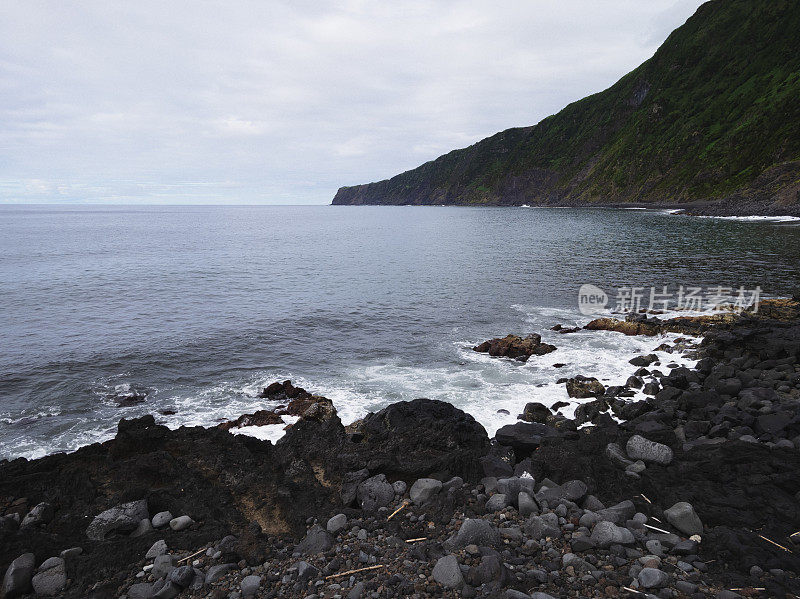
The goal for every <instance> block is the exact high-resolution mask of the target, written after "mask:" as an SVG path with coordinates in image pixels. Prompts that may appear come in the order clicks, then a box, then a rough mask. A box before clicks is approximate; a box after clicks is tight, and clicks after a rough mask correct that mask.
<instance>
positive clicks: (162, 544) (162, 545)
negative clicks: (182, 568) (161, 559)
mask: <svg viewBox="0 0 800 599" xmlns="http://www.w3.org/2000/svg"><path fill="white" fill-rule="evenodd" d="M166 552H167V542H166V541H165V540H164V539H160V540H158V541H156V542H155V543H153V545H152V547H150V549H148V550H147V553H145V555H144V558H145V559H155V558H157V557H158V556H159V555H164V554H165V553H166Z"/></svg>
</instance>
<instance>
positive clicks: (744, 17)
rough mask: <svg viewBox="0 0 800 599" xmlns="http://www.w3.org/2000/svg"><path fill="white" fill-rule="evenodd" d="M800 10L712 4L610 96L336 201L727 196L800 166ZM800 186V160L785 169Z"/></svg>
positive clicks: (740, 0)
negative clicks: (766, 175) (777, 170)
mask: <svg viewBox="0 0 800 599" xmlns="http://www.w3.org/2000/svg"><path fill="white" fill-rule="evenodd" d="M798 31H800V2H797V1H796V0H714V1H712V2H708V3H706V4H704V5H703V6H702V7H700V9H699V10H698V11H697V13H696V14H695V15H694V16H693V17H692V18H691V19H689V20H688V21H687V23H686V24H685V25H683V26H682V27H680V28H679V29H677V30H676V31H674V32H673V33H672V34H671V35H670V36H669V38H668V39H667V41H666V42H665V43H664V44H663V45H662V46H661V48H660V49H659V50H658V51H657V52H656V54H655V55H654V56H653V57H652V58H651V59H650V60H648V61H646V62H645V63H644V64H642V65H641V66H639V67H638V68H637V69H635V70H634V71H632V72H631V73H629V74H628V75H626V76H625V77H623V78H622V79H621V80H620V81H618V82H617V83H616V84H614V85H613V86H612V87H610V88H609V89H607V90H605V91H603V92H601V93H598V94H595V95H593V96H589V97H587V98H584V99H583V100H580V101H578V102H575V103H573V104H570V105H569V106H567V107H566V108H564V110H562V111H561V112H559V113H558V114H556V115H554V116H551V117H548V118H546V119H544V120H543V121H542V122H540V123H539V124H538V125H536V126H535V127H527V128H518V129H509V130H507V131H503V132H501V133H498V134H496V135H493V136H492V137H489V138H487V139H485V140H483V141H480V142H478V143H477V144H475V145H473V146H470V147H468V148H465V149H462V150H455V151H453V152H450V153H448V154H446V155H444V156H442V157H440V158H437V159H436V160H434V161H431V162H428V163H426V164H424V165H422V166H420V167H419V168H417V169H414V170H411V171H408V172H406V173H403V174H401V175H398V176H396V177H394V178H392V179H389V180H387V181H381V182H379V183H373V184H369V185H360V186H355V187H345V188H342V189H341V190H340V191H339V193H338V194H337V197H336V199H335V200H334V203H343V204H346V203H374V204H406V203H412V204H413V203H417V204H438V203H454V204H521V203H547V202H563V201H567V202H606V203H608V202H619V201H637V202H680V201H695V200H709V199H721V198H726V197H729V196H730V195H731V194H734V193H735V192H737V191H740V190H742V189H745V188H747V187H748V186H752V185H756V184H757V183H754V181H755V180H756V178H757V177H758V176H759V175H760V174H761V173H762V172H763V171H765V170H766V169H768V168H770V167H772V166H773V165H776V164H780V163H785V162H787V161H793V160H798V159H800V35H798V33H797V32H798ZM789 170H790V171H791V172H790V176H789V179H786V178H784V180H783V183H781V184H782V185H783V184H784V183H786V182H787V181H788V182H789V183H797V179H798V178H800V166H798V167H797V169H796V171H795V167H794V165H791V167H790V169H789Z"/></svg>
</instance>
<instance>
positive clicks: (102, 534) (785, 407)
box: [0, 300, 800, 599]
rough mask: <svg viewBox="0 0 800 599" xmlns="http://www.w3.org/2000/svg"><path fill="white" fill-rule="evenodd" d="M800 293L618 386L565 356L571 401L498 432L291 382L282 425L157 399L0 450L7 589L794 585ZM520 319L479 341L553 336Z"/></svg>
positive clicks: (699, 590) (562, 593)
mask: <svg viewBox="0 0 800 599" xmlns="http://www.w3.org/2000/svg"><path fill="white" fill-rule="evenodd" d="M798 308H800V304H798V302H796V301H790V300H784V301H783V302H782V303H780V302H778V303H773V304H767V307H766V308H765V310H764V311H763V312H760V313H759V314H758V315H753V314H745V315H741V316H737V317H734V318H725V319H720V321H719V322H713V323H711V324H709V323H702V324H697V323H694V324H692V325H691V326H692V327H698V326H700V327H701V328H702V330H701V331H698V330H697V328H694V329H692V330H693V331H695V333H699V334H702V335H703V336H702V338H701V340H699V342H695V343H694V344H693V343H691V342H687V341H686V340H683V341H680V340H679V342H678V343H675V344H673V345H671V346H666V348H665V351H670V352H674V351H686V350H687V348H688V350H689V351H692V352H695V353H696V356H695V357H696V358H697V359H698V362H697V366H696V368H693V369H688V368H683V367H677V366H676V365H673V366H675V367H670V365H669V364H661V363H659V362H657V361H655V360H654V359H653V358H654V356H640V357H639V358H635V359H634V360H632V363H631V372H630V377H629V378H628V381H627V383H626V385H625V386H622V387H604V386H603V385H602V384H600V383H599V382H597V381H594V382H593V381H592V380H591V379H585V378H582V377H576V378H575V379H569V380H565V381H564V382H565V383H566V384H567V385H568V389H570V395H572V396H574V397H580V398H583V399H585V401H583V403H582V404H581V405H580V406H579V407H578V409H577V410H576V411H575V417H574V418H572V419H570V418H566V417H565V416H563V415H561V414H560V413H559V412H558V410H556V411H555V412H554V411H553V410H551V409H550V408H548V407H546V406H543V405H541V404H530V405H529V406H527V407H526V409H525V411H524V413H523V414H522V415H520V416H521V418H520V420H519V421H518V422H517V423H516V424H511V425H508V426H506V427H503V428H502V429H500V430H499V431H497V434H496V435H495V438H494V439H490V438H489V437H488V435H487V434H486V431H485V430H484V429H483V427H481V426H480V425H479V424H478V423H477V422H476V421H475V420H474V419H473V418H472V417H471V416H469V415H468V414H465V413H464V412H461V411H460V410H458V409H456V408H454V407H453V406H451V405H450V404H447V403H444V402H440V401H435V400H428V399H417V400H413V401H409V402H400V403H396V404H393V405H390V406H388V407H386V408H384V409H383V410H381V411H379V412H377V413H374V414H370V415H368V416H367V417H365V418H364V419H362V420H361V421H359V422H357V423H354V424H353V425H350V426H348V427H344V426H343V425H342V423H341V421H340V420H339V417H338V415H337V414H336V410H335V409H334V407H333V405H332V403H331V402H330V401H329V400H327V399H325V398H323V397H320V396H316V395H312V394H310V393H308V392H306V391H305V390H302V389H299V388H298V387H294V386H292V385H291V383H287V382H284V383H277V384H275V385H271V386H270V387H268V388H267V389H266V390H265V393H266V396H267V397H269V398H280V399H281V401H283V400H284V399H285V400H286V406H285V407H282V408H280V409H279V410H278V411H279V412H280V414H278V415H277V416H278V417H279V416H281V415H285V414H290V415H293V416H296V417H297V418H298V420H297V422H296V423H294V424H292V425H291V426H289V427H288V429H287V432H286V435H285V436H284V437H283V438H282V439H281V440H279V441H278V442H277V443H275V444H272V443H269V442H267V441H260V440H257V439H254V438H251V437H247V436H244V435H232V434H230V433H229V432H228V431H227V430H225V429H226V428H230V427H232V426H243V425H253V424H254V423H255V422H264V423H274V422H276V420H275V417H274V416H273V415H269V414H260V415H259V413H258V412H257V413H256V414H253V415H246V416H243V417H242V418H241V419H240V420H241V421H240V422H239V421H237V422H234V423H230V424H229V426H223V427H217V428H212V429H203V428H200V427H193V428H181V429H178V430H174V431H171V430H169V429H167V428H166V427H164V426H160V425H158V424H157V423H156V421H155V419H154V418H153V417H152V416H151V417H145V418H140V419H136V420H122V421H121V422H120V423H119V428H118V433H117V436H116V437H115V438H114V439H112V440H110V441H107V442H105V443H102V444H95V445H91V446H88V447H85V448H82V449H80V450H78V451H76V452H74V453H71V454H56V455H52V456H48V457H45V458H41V459H38V460H33V461H28V460H25V459H18V460H14V461H11V462H0V572H5V577H4V579H3V583H2V588H0V597H6V598H9V599H10V598H12V597H25V596H29V595H30V596H34V595H35V596H64V597H92V598H98V599H99V598H105V597H123V596H124V597H127V598H129V599H137V598H147V597H159V598H165V597H169V598H171V597H177V596H185V597H212V598H214V599H222V598H229V599H239V598H241V597H307V598H318V599H319V598H322V597H326V598H331V597H348V598H353V599H355V598H358V597H365V598H366V597H508V598H510V599H524V598H525V597H534V598H536V599H547V598H548V597H554V598H566V597H661V598H664V599H666V598H673V597H674V598H680V597H698V598H699V597H720V598H728V597H737V596H742V597H792V596H796V595H800V581H798V579H797V576H796V572H797V571H798V567H800V560H798V556H797V555H796V553H797V552H800V534H795V533H797V532H798V531H800V317H799V316H798V313H799V312H800V311H799V310H798ZM650 320H651V319H646V318H645V319H644V320H642V319H641V318H637V319H631V320H630V321H629V322H632V323H634V324H635V326H636V327H638V329H639V330H636V331H631V330H623V329H626V328H627V327H626V325H624V324H623V325H619V324H615V323H614V322H606V323H603V324H604V326H599V325H597V326H596V327H595V328H603V329H607V330H617V331H620V333H621V334H650V332H649V329H648V327H650V326H655V325H657V324H658V323H655V322H650ZM619 322H624V321H616V323H619ZM661 326H663V327H673V329H665V330H677V329H675V327H678V326H680V327H686V326H689V325H688V324H687V322H681V323H678V324H676V323H675V322H671V323H668V324H662V325H661ZM645 329H648V330H645ZM681 331H682V332H685V333H686V334H691V333H690V332H689V331H688V330H685V329H683V328H682V329H681ZM662 332H663V331H662ZM654 334H655V335H657V334H659V333H658V332H656V333H654ZM519 339H521V343H522V345H519V343H518V342H516V340H514V339H510V338H506V341H505V342H504V343H503V344H501V345H497V344H495V346H492V345H491V344H489V345H488V346H486V347H485V348H484V351H488V350H489V349H492V348H493V347H494V350H493V351H492V352H490V353H491V354H492V355H507V356H508V357H510V358H512V359H520V358H526V354H527V355H528V356H530V355H535V354H537V353H538V351H540V350H538V349H537V348H538V346H539V340H537V339H536V338H535V337H529V338H527V340H525V339H522V338H519ZM500 341H503V340H500ZM512 341H513V342H514V343H511V342H512ZM654 341H655V340H654ZM546 349H547V348H541V351H544V350H546ZM595 383H596V384H595ZM641 391H644V394H645V396H646V398H647V399H646V400H644V401H636V400H635V399H633V398H632V396H633V395H634V393H635V392H641ZM487 401H491V398H487ZM795 540H797V541H798V543H799V544H798V545H795V544H794V542H795Z"/></svg>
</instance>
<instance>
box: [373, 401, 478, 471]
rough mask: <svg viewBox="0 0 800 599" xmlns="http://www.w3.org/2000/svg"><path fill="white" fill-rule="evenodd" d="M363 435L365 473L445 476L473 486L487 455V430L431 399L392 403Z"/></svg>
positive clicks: (454, 408) (466, 415) (467, 415)
mask: <svg viewBox="0 0 800 599" xmlns="http://www.w3.org/2000/svg"><path fill="white" fill-rule="evenodd" d="M360 430H361V433H362V434H363V440H362V441H361V443H360V444H359V446H360V447H361V448H364V447H367V448H369V450H368V451H366V452H364V453H363V454H362V455H364V458H365V459H366V460H368V461H366V462H365V463H366V464H367V468H369V470H370V471H371V472H376V471H377V472H383V473H385V474H386V475H387V476H389V477H395V478H396V477H405V476H412V475H416V476H424V475H426V474H432V473H447V474H449V475H451V476H460V477H462V478H463V479H465V480H475V479H477V478H480V472H481V467H480V463H479V460H480V458H481V457H482V456H483V455H485V454H486V453H487V452H488V450H489V437H488V435H487V434H486V430H485V429H484V428H483V427H482V426H481V425H480V424H478V422H476V420H475V419H474V418H473V417H472V416H470V415H469V414H466V413H464V412H462V411H461V410H459V409H458V408H456V407H454V406H453V405H452V404H449V403H447V402H444V401H438V400H433V399H424V398H422V399H415V400H412V401H401V402H398V403H394V404H392V405H390V406H388V407H386V408H384V409H383V410H381V411H379V412H376V413H374V414H369V415H367V416H366V417H365V418H364V420H363V423H362V426H361V429H360Z"/></svg>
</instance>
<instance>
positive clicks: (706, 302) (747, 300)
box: [578, 285, 761, 315]
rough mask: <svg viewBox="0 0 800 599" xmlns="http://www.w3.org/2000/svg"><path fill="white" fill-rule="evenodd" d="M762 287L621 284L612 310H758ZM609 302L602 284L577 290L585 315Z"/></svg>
mask: <svg viewBox="0 0 800 599" xmlns="http://www.w3.org/2000/svg"><path fill="white" fill-rule="evenodd" d="M760 301H761V287H758V286H757V287H755V288H754V289H748V288H745V287H724V286H722V285H715V286H710V287H705V288H704V287H695V286H684V285H678V286H677V287H671V286H669V285H660V286H651V287H644V286H642V287H635V286H630V287H620V288H618V289H617V290H616V295H615V296H614V305H613V308H612V311H613V312H621V313H640V312H649V313H654V314H658V313H663V312H669V311H689V312H706V313H708V312H711V313H713V312H742V311H745V310H747V311H750V312H758V305H759V303H760ZM608 305H609V296H608V294H606V292H605V291H603V290H602V289H601V288H600V287H597V286H595V285H582V286H581V288H580V289H579V291H578V309H579V310H580V311H581V313H582V314H586V315H596V314H598V313H600V312H602V311H603V310H605V309H606V307H607V306H608Z"/></svg>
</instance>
